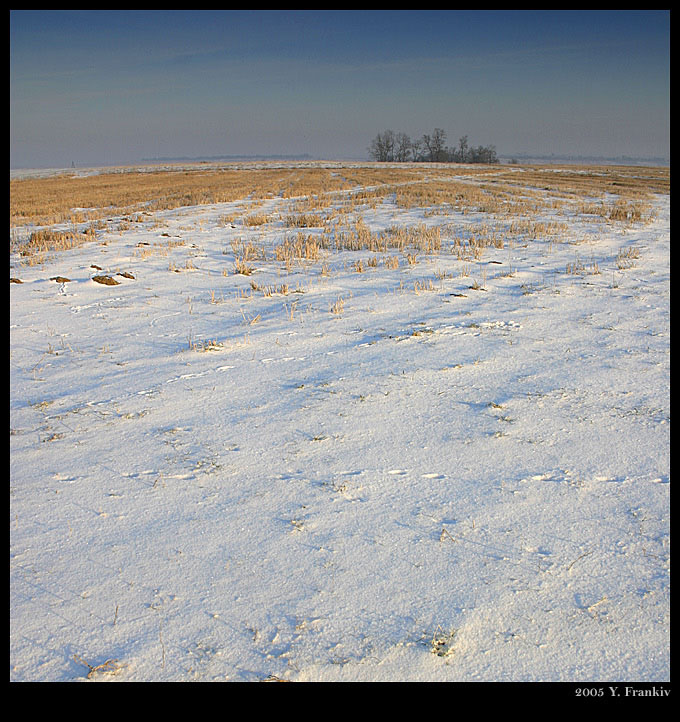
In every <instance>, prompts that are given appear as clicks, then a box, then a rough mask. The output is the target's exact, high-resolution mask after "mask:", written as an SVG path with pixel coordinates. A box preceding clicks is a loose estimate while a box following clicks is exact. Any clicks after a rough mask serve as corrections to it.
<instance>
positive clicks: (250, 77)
mask: <svg viewBox="0 0 680 722" xmlns="http://www.w3.org/2000/svg"><path fill="white" fill-rule="evenodd" d="M435 127H440V128H443V129H444V130H445V131H446V132H447V135H448V143H449V144H450V145H455V144H456V143H457V140H458V138H459V137H460V136H461V135H468V138H469V142H470V144H471V145H490V144H493V145H495V146H496V149H497V151H498V153H499V155H512V154H519V153H522V152H527V153H536V154H546V153H555V154H581V155H597V156H620V155H629V156H662V157H667V158H669V157H670V12H669V11H668V10H650V11H626V10H610V11H586V10H575V11H564V10H563V11H534V10H527V11H517V10H515V11H494V10H492V11H460V10H427V11H414V10H404V11H397V10H370V11H361V10H329V11H320V10H310V11H307V10H302V11H292V10H280V11H279V10H276V11H273V10H252V11H244V10H234V11H232V10H227V11H219V10H215V11H213V10H205V11H184V10H183V11H168V10H157V11H147V10H144V11H130V10H106V11H47V10H35V11H23V10H18V11H17V10H13V11H11V12H10V167H11V168H21V167H24V168H26V167H64V166H70V165H71V163H72V162H74V163H75V164H76V165H81V166H82V165H97V164H124V163H134V162H136V161H139V160H141V159H142V158H149V157H162V156H173V157H176V156H190V157H196V156H217V155H239V154H245V155H254V154H279V155H284V154H285V155H290V154H302V153H308V154H310V155H312V156H314V157H318V158H327V159H362V158H367V152H366V148H367V147H368V145H369V143H370V141H371V139H372V138H373V137H375V135H376V134H377V133H378V132H379V131H382V130H384V129H386V128H390V129H392V130H394V131H403V132H405V133H408V134H409V135H410V136H412V137H420V136H422V135H423V134H424V133H431V132H432V130H433V129H434V128H435Z"/></svg>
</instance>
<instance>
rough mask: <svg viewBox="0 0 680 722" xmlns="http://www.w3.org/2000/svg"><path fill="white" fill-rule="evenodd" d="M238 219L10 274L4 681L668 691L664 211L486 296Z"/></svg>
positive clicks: (523, 254) (497, 273) (133, 234)
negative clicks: (286, 253) (293, 241)
mask: <svg viewBox="0 0 680 722" xmlns="http://www.w3.org/2000/svg"><path fill="white" fill-rule="evenodd" d="M284 203H285V201H284V200H283V199H280V198H276V199H270V200H267V201H266V203H265V205H263V206H260V207H259V208H258V212H267V213H270V214H272V215H273V216H275V215H276V213H277V212H279V211H280V212H282V213H283V212H284V210H283V206H284ZM237 207H239V208H240V207H242V204H224V205H214V206H200V207H193V208H182V209H178V210H176V211H166V212H162V213H156V214H154V216H153V217H149V219H148V221H147V222H146V223H132V224H130V227H129V228H128V229H126V230H123V231H115V230H111V231H110V232H108V233H103V234H102V235H101V236H100V237H99V238H98V240H97V242H95V243H91V244H88V245H86V246H83V247H81V248H79V249H75V250H71V251H68V252H63V253H60V254H55V256H54V257H53V259H52V260H51V261H50V262H48V263H47V264H45V265H41V266H28V265H26V266H20V265H18V259H17V258H13V259H11V260H12V261H13V262H14V266H13V267H12V268H11V271H10V274H11V276H14V277H18V278H20V279H21V281H22V282H23V283H21V284H18V283H13V284H11V286H10V592H11V601H10V680H11V681H85V680H88V679H89V680H94V681H97V680H99V681H198V680H202V681H213V680H214V681H265V680H279V679H280V680H289V681H332V680H343V681H484V680H489V681H491V680H492V681H653V682H659V681H665V680H668V679H669V674H670V672H669V579H668V573H669V569H668V566H669V551H670V550H669V490H670V459H669V456H670V454H669V444H670V390H669V386H670V202H669V198H668V197H658V198H657V200H656V201H655V211H656V215H655V218H654V219H653V220H652V221H651V222H649V223H647V224H644V225H642V224H640V225H632V226H631V225H622V224H611V223H604V222H602V221H597V222H595V221H592V219H591V220H590V221H588V220H587V219H584V218H583V217H573V218H569V217H566V218H565V217H564V216H560V218H559V222H561V223H563V222H565V220H566V221H567V222H568V223H569V224H570V225H569V230H568V231H567V232H566V233H564V234H562V237H561V238H560V239H559V240H555V241H554V242H553V241H551V242H548V241H547V240H542V241H532V240H527V241H526V242H524V243H519V242H518V243H513V244H511V245H510V244H506V245H505V247H503V248H493V247H492V248H488V249H486V250H485V252H484V254H483V256H482V258H481V260H476V261H472V262H470V263H469V264H467V267H466V268H465V273H467V274H468V275H462V270H461V269H463V268H464V266H462V265H461V262H460V261H459V260H457V258H456V257H455V255H453V254H451V253H449V252H448V251H447V248H446V235H445V234H443V236H442V237H443V239H444V246H445V247H444V248H443V249H442V251H441V252H440V253H439V254H437V255H433V256H430V257H428V256H426V255H425V254H419V255H418V259H417V260H418V263H416V264H409V263H407V262H406V261H405V260H404V258H403V257H401V258H400V260H401V263H400V265H399V267H398V268H394V269H390V268H389V267H388V266H387V265H386V264H385V263H383V260H382V258H381V260H380V263H379V264H378V266H377V267H375V268H372V267H368V266H367V267H365V269H364V272H362V273H358V272H357V271H356V270H355V267H353V265H352V264H353V263H355V261H356V260H357V259H363V260H364V261H366V260H367V259H368V257H369V255H371V254H368V253H366V252H363V253H362V252H358V253H357V252H348V251H344V252H329V253H328V254H327V255H326V256H324V258H323V259H322V261H318V262H314V263H311V262H310V263H302V262H300V263H296V264H295V265H294V267H292V268H290V269H286V268H285V267H284V265H283V264H282V263H280V262H277V261H275V260H274V259H273V255H272V254H269V255H268V256H267V257H266V258H259V259H256V260H254V261H253V262H252V266H253V267H254V268H253V273H252V275H250V276H243V275H240V274H236V273H234V272H233V271H234V251H233V248H232V245H231V243H232V241H233V240H235V239H238V238H240V239H242V240H249V239H252V240H253V241H255V242H257V243H258V244H260V245H261V246H263V247H265V248H270V247H271V248H273V247H274V245H275V244H277V243H280V242H281V239H282V238H283V237H285V236H286V235H288V236H290V235H294V233H296V231H292V230H291V229H286V228H283V227H282V224H281V223H278V224H277V223H276V222H272V223H270V224H268V225H267V226H264V227H256V228H247V227H244V226H243V225H241V224H240V221H238V220H235V221H234V222H233V223H230V224H225V223H224V221H223V220H221V219H223V217H224V216H225V215H228V214H229V213H230V212H232V211H233V210H234V209H236V208H237ZM362 215H363V218H364V221H365V222H366V223H367V224H368V225H369V227H371V228H372V229H374V230H376V229H380V228H385V227H388V226H390V225H393V224H403V225H407V226H413V225H414V224H418V223H426V224H427V225H436V224H443V223H446V224H451V223H453V224H459V225H460V226H461V227H463V226H464V225H465V224H467V223H474V222H478V221H479V220H480V218H479V217H477V218H475V217H473V216H470V215H465V216H463V215H460V216H456V215H455V214H454V215H450V216H448V217H446V218H443V217H441V216H430V215H425V214H424V212H423V210H422V209H401V208H399V207H397V206H396V205H395V204H394V202H393V201H392V200H391V199H390V197H387V198H386V199H385V200H384V201H383V202H382V203H381V204H379V205H378V206H377V207H376V208H375V209H367V210H365V211H364V212H362ZM584 237H587V241H585V242H579V243H576V242H575V241H576V240H579V241H582V239H583V238H584ZM172 241H176V243H173V242H172ZM140 244H141V245H140ZM144 244H149V245H144ZM164 244H165V245H164ZM630 248H633V249H635V251H636V253H635V254H631V255H629V256H628V258H630V259H631V262H630V264H629V266H628V267H625V268H621V267H620V266H621V264H620V263H619V264H617V261H616V259H617V257H619V258H620V257H621V251H622V249H624V251H625V249H630ZM391 255H399V254H391ZM634 256H637V257H634ZM324 263H325V268H323V272H322V267H323V264H324ZM579 263H581V264H582V266H581V267H580V268H581V270H580V271H577V272H573V271H574V268H575V267H576V268H577V269H578V268H579V265H578V264H579ZM92 266H98V267H99V268H100V269H101V270H97V269H93V268H92ZM225 269H226V275H225ZM567 269H571V270H572V272H567ZM595 270H598V271H599V273H596V272H594V271H595ZM123 272H127V273H128V274H129V275H130V276H132V278H126V277H124V276H120V275H115V274H117V273H123ZM105 273H109V274H111V275H112V276H113V277H114V278H115V279H116V280H117V281H118V282H119V285H115V286H106V285H101V284H98V283H96V282H94V281H93V280H92V277H93V276H94V275H97V274H105ZM58 276H61V277H65V278H68V279H70V280H69V282H66V281H62V282H60V281H55V280H50V279H52V278H55V277H58ZM251 282H252V284H253V285H251ZM284 283H285V284H287V286H288V293H287V294H284V293H281V286H282V285H283V284H284ZM265 289H269V292H265ZM277 289H278V290H277ZM338 299H342V302H341V303H340V304H338V303H337V302H338ZM335 304H337V305H335ZM333 306H335V308H334V311H336V312H333V311H332V310H331V308H332V307H333Z"/></svg>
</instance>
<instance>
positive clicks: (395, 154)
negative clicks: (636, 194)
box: [368, 128, 499, 163]
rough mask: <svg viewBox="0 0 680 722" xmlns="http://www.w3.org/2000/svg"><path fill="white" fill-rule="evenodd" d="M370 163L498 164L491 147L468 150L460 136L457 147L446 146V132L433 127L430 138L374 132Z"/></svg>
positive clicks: (369, 148) (465, 139)
mask: <svg viewBox="0 0 680 722" xmlns="http://www.w3.org/2000/svg"><path fill="white" fill-rule="evenodd" d="M368 154H369V157H370V158H371V160H377V161H381V162H391V163H401V162H405V161H429V162H431V163H498V162H499V161H498V157H497V156H496V147H495V146H493V145H488V146H481V145H479V146H476V147H472V146H470V145H469V144H468V137H467V135H464V136H463V137H462V138H460V140H459V141H458V146H456V147H454V148H449V147H447V146H446V131H444V130H442V129H441V128H435V129H434V132H433V133H432V135H429V134H426V135H423V136H422V138H416V139H411V138H409V136H408V135H406V133H395V132H394V131H392V130H385V131H383V132H382V133H378V135H376V137H375V138H373V140H372V141H371V144H370V145H369V146H368Z"/></svg>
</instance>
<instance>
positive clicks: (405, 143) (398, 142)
mask: <svg viewBox="0 0 680 722" xmlns="http://www.w3.org/2000/svg"><path fill="white" fill-rule="evenodd" d="M411 145H412V144H411V139H410V138H409V137H408V135H406V133H397V134H396V136H395V138H394V160H396V161H398V162H400V163H403V162H404V161H407V160H408V159H409V155H410V154H411Z"/></svg>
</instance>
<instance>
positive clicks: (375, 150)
mask: <svg viewBox="0 0 680 722" xmlns="http://www.w3.org/2000/svg"><path fill="white" fill-rule="evenodd" d="M368 154H369V156H370V157H371V158H372V159H373V160H377V161H381V162H386V161H392V160H394V131H391V130H385V131H383V132H382V133H378V135H376V136H375V138H373V140H372V141H371V145H369V146H368Z"/></svg>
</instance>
